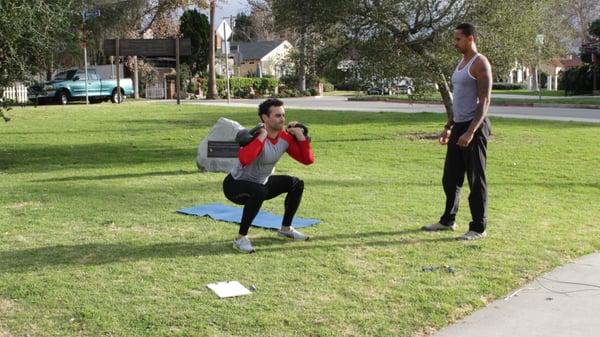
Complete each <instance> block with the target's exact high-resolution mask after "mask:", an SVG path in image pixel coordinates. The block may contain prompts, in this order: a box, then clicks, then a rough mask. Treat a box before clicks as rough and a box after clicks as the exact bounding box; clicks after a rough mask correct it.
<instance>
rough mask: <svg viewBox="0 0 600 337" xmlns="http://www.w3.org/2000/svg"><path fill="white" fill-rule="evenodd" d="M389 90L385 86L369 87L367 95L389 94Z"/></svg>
mask: <svg viewBox="0 0 600 337" xmlns="http://www.w3.org/2000/svg"><path fill="white" fill-rule="evenodd" d="M389 94H390V90H389V89H388V88H386V87H383V86H380V87H370V88H369V89H367V95H389Z"/></svg>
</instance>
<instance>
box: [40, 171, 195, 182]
mask: <svg viewBox="0 0 600 337" xmlns="http://www.w3.org/2000/svg"><path fill="white" fill-rule="evenodd" d="M198 173H201V172H200V171H198V170H193V171H186V170H176V171H159V172H143V173H123V174H106V175H90V176H71V177H62V178H50V179H39V180H32V181H33V182H62V181H78V180H111V179H131V178H144V177H165V176H181V175H189V174H198Z"/></svg>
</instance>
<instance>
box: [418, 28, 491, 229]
mask: <svg viewBox="0 0 600 337" xmlns="http://www.w3.org/2000/svg"><path fill="white" fill-rule="evenodd" d="M476 40H477V35H476V32H475V27H474V26H473V25H471V24H469V23H463V24H461V25H459V26H457V27H456V29H455V31H454V47H456V49H457V50H458V51H459V52H460V53H461V54H463V58H462V60H461V61H460V62H459V64H458V66H457V67H456V70H454V73H453V74H452V86H453V87H454V90H453V91H454V100H453V104H452V111H451V112H450V113H449V114H448V122H447V123H446V125H445V126H444V130H443V131H442V133H441V134H440V137H439V142H440V144H442V145H446V144H447V145H448V149H447V152H446V162H445V164H444V176H443V179H442V183H443V185H444V192H445V194H446V208H445V210H444V214H443V215H442V217H441V218H440V221H439V222H437V223H434V224H432V225H427V226H423V227H422V229H423V230H424V231H442V230H454V229H455V228H456V224H455V218H456V213H457V212H458V204H459V198H460V190H461V187H462V185H463V181H464V179H465V172H466V174H467V180H468V182H469V188H470V190H471V191H470V194H469V208H470V209H471V217H472V221H471V223H469V230H468V231H467V232H466V233H465V234H463V235H462V236H460V237H459V238H458V239H459V240H476V239H482V238H484V237H485V236H486V234H487V232H486V225H487V182H486V178H485V165H486V159H487V139H488V137H489V135H490V130H491V129H490V122H489V120H488V118H487V111H488V108H489V106H490V97H491V92H492V68H491V66H490V63H489V62H488V60H487V58H486V57H485V56H483V55H481V54H479V53H478V52H477V46H476V45H475V42H476Z"/></svg>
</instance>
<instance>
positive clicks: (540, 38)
mask: <svg viewBox="0 0 600 337" xmlns="http://www.w3.org/2000/svg"><path fill="white" fill-rule="evenodd" d="M535 44H536V45H537V52H538V60H537V61H538V62H537V67H536V69H535V81H536V84H537V89H538V94H539V98H540V101H541V100H542V86H541V85H540V79H541V74H540V63H541V58H542V46H543V45H544V35H543V34H538V35H537V36H536V37H535Z"/></svg>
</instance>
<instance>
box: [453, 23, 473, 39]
mask: <svg viewBox="0 0 600 337" xmlns="http://www.w3.org/2000/svg"><path fill="white" fill-rule="evenodd" d="M459 29H460V30H461V31H462V33H463V34H464V35H465V36H473V37H477V31H476V30H475V26H473V25H472V24H470V23H461V24H460V25H458V26H456V30H459Z"/></svg>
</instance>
